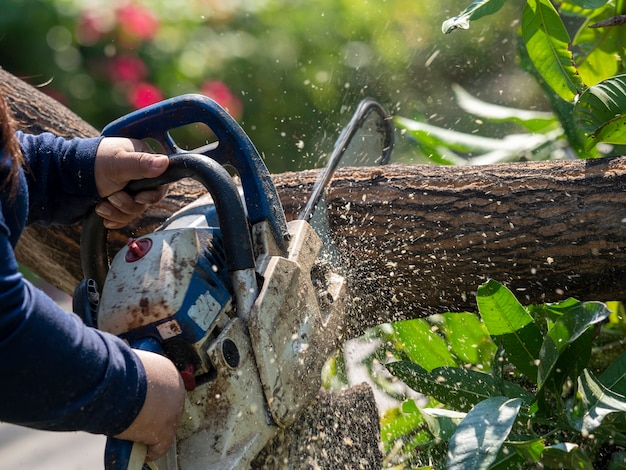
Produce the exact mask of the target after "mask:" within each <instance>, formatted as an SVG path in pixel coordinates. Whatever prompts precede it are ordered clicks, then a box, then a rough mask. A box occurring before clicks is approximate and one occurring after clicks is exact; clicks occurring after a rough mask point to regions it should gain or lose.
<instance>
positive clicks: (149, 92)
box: [128, 82, 163, 109]
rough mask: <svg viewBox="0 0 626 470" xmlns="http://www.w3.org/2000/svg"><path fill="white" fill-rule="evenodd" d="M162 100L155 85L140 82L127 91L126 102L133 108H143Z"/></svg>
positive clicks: (159, 91)
mask: <svg viewBox="0 0 626 470" xmlns="http://www.w3.org/2000/svg"><path fill="white" fill-rule="evenodd" d="M162 100H163V93H162V92H161V90H160V89H159V88H157V87H156V86H155V85H152V84H150V83H147V82H141V83H138V84H136V85H134V86H132V87H131V88H130V89H129V90H128V102H129V103H130V104H131V105H132V106H133V107H134V108H135V109H140V108H145V107H146V106H150V105H151V104H154V103H158V102H159V101H162Z"/></svg>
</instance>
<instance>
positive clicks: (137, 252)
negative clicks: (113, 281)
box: [126, 237, 152, 263]
mask: <svg viewBox="0 0 626 470" xmlns="http://www.w3.org/2000/svg"><path fill="white" fill-rule="evenodd" d="M126 247H127V248H128V250H127V251H126V262H127V263H133V262H135V261H138V260H140V259H141V258H143V257H144V256H146V254H147V253H148V252H149V251H150V248H152V240H151V239H150V238H147V237H146V238H139V239H137V238H129V239H128V243H127V244H126Z"/></svg>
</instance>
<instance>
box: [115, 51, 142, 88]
mask: <svg viewBox="0 0 626 470" xmlns="http://www.w3.org/2000/svg"><path fill="white" fill-rule="evenodd" d="M107 71H108V75H109V77H110V78H111V80H112V81H114V82H116V83H117V82H130V83H136V82H139V81H141V80H143V79H145V78H146V76H147V75H148V68H147V67H146V64H144V62H143V61H142V60H141V59H140V58H139V57H137V56H134V55H122V56H118V57H115V58H114V59H112V60H111V62H110V63H109V65H108V67H107Z"/></svg>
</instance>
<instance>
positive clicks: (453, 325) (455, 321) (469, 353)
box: [443, 312, 497, 372]
mask: <svg viewBox="0 0 626 470" xmlns="http://www.w3.org/2000/svg"><path fill="white" fill-rule="evenodd" d="M443 319H444V325H443V329H444V333H445V335H446V339H447V340H448V344H449V345H450V348H451V349H452V352H453V353H454V354H455V355H456V356H457V357H458V358H459V359H461V360H462V361H463V362H465V363H467V364H475V365H478V366H480V367H481V370H483V371H485V372H487V371H488V370H489V368H490V367H491V362H492V361H493V355H494V354H495V352H496V349H497V347H496V345H495V343H494V342H493V341H492V340H491V337H490V336H489V332H488V331H487V328H485V325H484V323H482V322H481V321H480V319H479V318H478V317H477V316H476V314H474V313H468V312H461V313H444V314H443Z"/></svg>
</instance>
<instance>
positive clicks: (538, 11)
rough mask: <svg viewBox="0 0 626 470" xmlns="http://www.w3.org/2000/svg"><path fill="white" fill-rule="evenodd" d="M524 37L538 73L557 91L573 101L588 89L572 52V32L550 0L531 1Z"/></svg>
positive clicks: (561, 95)
mask: <svg viewBox="0 0 626 470" xmlns="http://www.w3.org/2000/svg"><path fill="white" fill-rule="evenodd" d="M522 39H523V41H524V44H525V46H526V50H527V51H528V56H529V57H530V60H531V61H532V63H533V65H534V66H535V68H536V69H537V72H539V74H540V75H541V77H542V78H543V79H544V80H545V82H546V84H548V86H550V88H551V89H552V90H554V92H555V93H556V94H557V95H558V96H560V97H561V98H562V99H563V100H565V101H572V100H573V99H574V97H575V96H576V95H577V94H578V93H579V92H580V91H582V90H583V89H584V84H583V82H582V80H581V78H580V76H579V75H578V73H577V71H576V68H575V67H574V62H573V58H572V54H571V52H570V51H569V49H568V45H569V42H570V38H569V35H568V33H567V30H566V29H565V26H564V25H563V22H562V20H561V17H560V16H559V14H558V12H557V11H556V9H555V8H554V6H553V5H552V3H551V2H550V0H528V1H527V2H526V6H525V7H524V12H523V14H522Z"/></svg>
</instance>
